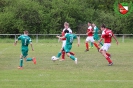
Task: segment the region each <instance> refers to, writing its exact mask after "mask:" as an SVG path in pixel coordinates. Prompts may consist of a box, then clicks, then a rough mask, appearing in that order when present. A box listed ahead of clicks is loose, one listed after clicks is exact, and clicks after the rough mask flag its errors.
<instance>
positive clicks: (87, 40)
mask: <svg viewBox="0 0 133 88" xmlns="http://www.w3.org/2000/svg"><path fill="white" fill-rule="evenodd" d="M86 34H87V35H88V37H87V38H86V41H85V44H86V50H85V52H87V51H89V44H88V42H92V43H93V44H94V45H95V47H96V48H97V49H99V47H98V45H97V44H96V43H95V42H94V41H95V40H94V39H93V28H92V25H91V22H88V29H87V33H86Z"/></svg>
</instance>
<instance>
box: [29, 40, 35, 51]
mask: <svg viewBox="0 0 133 88" xmlns="http://www.w3.org/2000/svg"><path fill="white" fill-rule="evenodd" d="M30 46H31V49H32V51H34V48H33V45H32V42H31V43H30Z"/></svg>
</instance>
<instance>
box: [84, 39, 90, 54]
mask: <svg viewBox="0 0 133 88" xmlns="http://www.w3.org/2000/svg"><path fill="white" fill-rule="evenodd" d="M88 41H89V37H87V38H86V40H85V46H86V50H85V52H86V51H89V44H88Z"/></svg>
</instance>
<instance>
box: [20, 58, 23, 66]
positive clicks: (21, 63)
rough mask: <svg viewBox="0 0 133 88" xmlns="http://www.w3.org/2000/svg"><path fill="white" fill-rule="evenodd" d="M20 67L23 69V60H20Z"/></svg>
mask: <svg viewBox="0 0 133 88" xmlns="http://www.w3.org/2000/svg"><path fill="white" fill-rule="evenodd" d="M20 67H23V59H22V58H21V59H20Z"/></svg>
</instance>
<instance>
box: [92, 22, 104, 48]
mask: <svg viewBox="0 0 133 88" xmlns="http://www.w3.org/2000/svg"><path fill="white" fill-rule="evenodd" d="M92 27H93V38H94V40H95V41H98V40H99V35H98V33H99V29H98V27H97V26H96V25H95V24H94V23H93V24H92ZM100 45H101V46H103V43H102V42H100ZM90 48H93V43H92V42H91V47H90Z"/></svg>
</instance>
